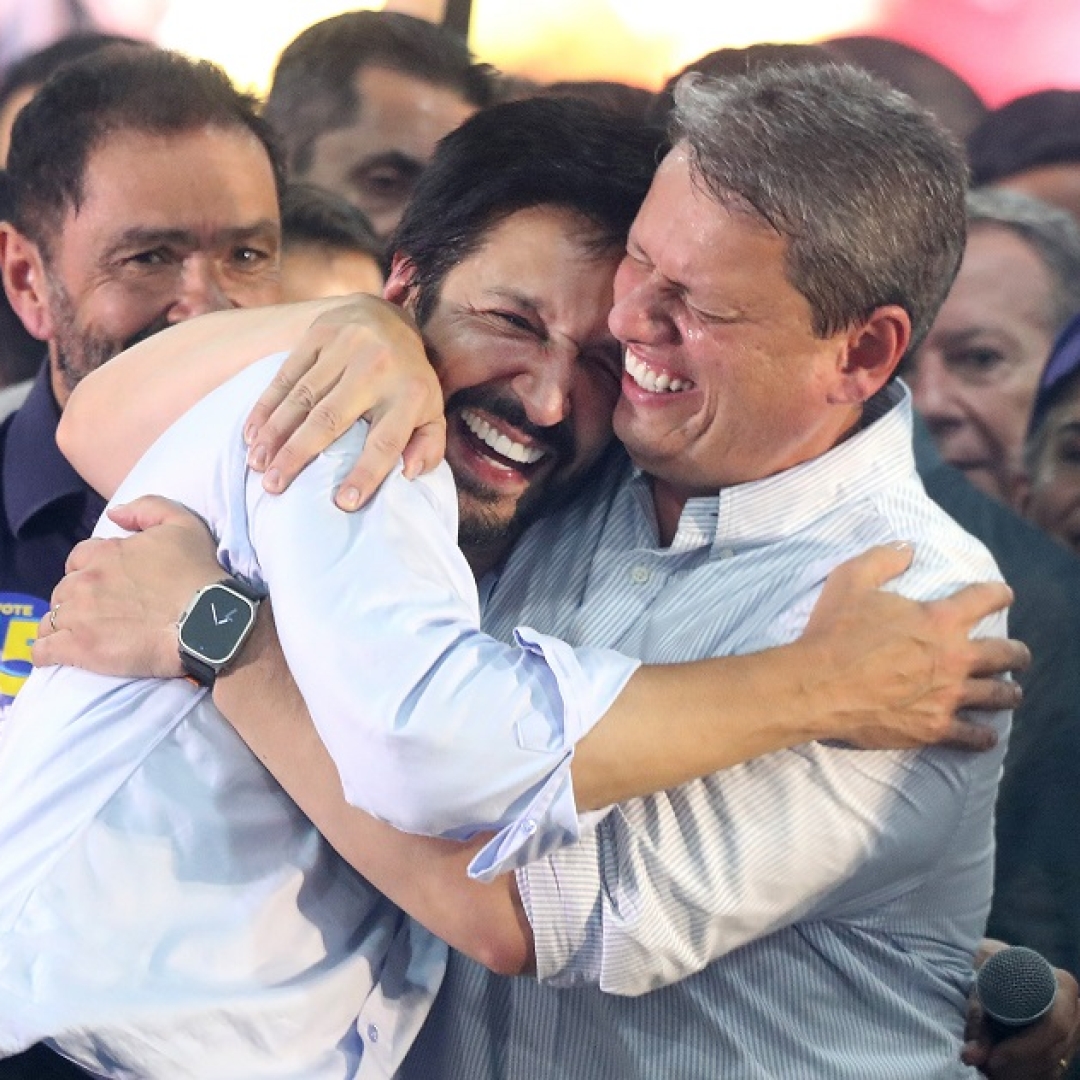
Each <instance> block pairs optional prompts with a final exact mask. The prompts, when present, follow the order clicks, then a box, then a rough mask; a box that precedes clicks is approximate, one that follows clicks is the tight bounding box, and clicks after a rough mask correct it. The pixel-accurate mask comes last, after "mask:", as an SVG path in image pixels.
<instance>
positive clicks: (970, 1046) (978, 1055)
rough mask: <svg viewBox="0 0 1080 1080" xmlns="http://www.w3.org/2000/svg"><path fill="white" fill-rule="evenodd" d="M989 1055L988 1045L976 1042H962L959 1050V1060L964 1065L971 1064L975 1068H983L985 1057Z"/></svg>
mask: <svg viewBox="0 0 1080 1080" xmlns="http://www.w3.org/2000/svg"><path fill="white" fill-rule="evenodd" d="M989 1057H990V1047H989V1046H988V1045H983V1044H982V1043H977V1042H966V1043H964V1047H963V1049H962V1050H961V1051H960V1060H961V1061H962V1062H963V1063H964V1064H965V1065H971V1066H973V1067H974V1068H976V1069H980V1070H981V1069H984V1067H985V1065H986V1061H987V1058H989Z"/></svg>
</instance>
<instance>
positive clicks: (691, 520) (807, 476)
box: [671, 381, 914, 553]
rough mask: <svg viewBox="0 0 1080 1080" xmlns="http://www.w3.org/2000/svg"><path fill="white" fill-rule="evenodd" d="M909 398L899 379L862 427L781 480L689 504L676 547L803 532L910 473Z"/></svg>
mask: <svg viewBox="0 0 1080 1080" xmlns="http://www.w3.org/2000/svg"><path fill="white" fill-rule="evenodd" d="M911 421H912V418H911V394H910V392H909V391H908V389H907V387H905V386H904V385H903V383H901V382H899V381H894V382H892V383H890V384H889V385H888V386H886V387H885V388H884V389H882V390H881V391H880V392H879V393H878V394H876V395H875V396H874V397H873V398H871V400H870V401H868V402H867V404H866V409H865V412H864V424H863V427H862V428H861V429H860V430H859V431H858V432H857V433H856V434H855V435H852V436H851V437H850V438H848V439H845V440H844V441H843V442H842V443H840V444H839V445H837V446H835V447H833V449H832V450H830V451H828V452H827V453H825V454H822V455H821V456H820V457H816V458H813V459H812V460H810V461H805V462H803V463H802V464H801V465H797V466H795V467H794V468H792V469H786V470H784V472H782V473H778V474H777V475H776V476H770V477H767V478H766V479H764V480H756V481H754V482H752V483H749V484H738V485H736V486H735V487H730V488H725V489H724V490H723V491H721V492H720V494H719V495H710V496H705V497H702V498H697V499H690V500H688V501H687V503H686V506H685V507H684V508H683V512H682V516H681V517H680V518H679V528H678V531H677V532H676V534H675V538H674V540H673V541H672V544H671V549H672V550H673V551H678V550H691V549H693V548H700V547H703V546H706V545H711V546H712V548H713V550H714V551H723V552H724V553H729V552H731V551H733V550H736V549H738V548H740V547H746V546H750V545H757V544H766V543H771V542H772V541H775V540H777V539H780V538H782V537H786V536H790V535H791V534H792V533H794V532H796V531H798V530H799V529H801V528H803V527H805V526H806V525H807V524H809V523H810V522H811V521H813V520H815V519H816V518H819V517H821V516H822V515H823V514H825V513H827V512H828V511H830V510H831V509H832V508H833V507H834V506H836V504H837V503H838V502H840V501H841V500H843V501H847V500H850V499H852V498H858V497H860V496H862V495H868V494H870V493H871V492H874V491H878V490H880V489H882V488H884V487H887V486H888V485H890V484H893V483H898V482H899V481H900V480H902V479H903V478H905V477H907V476H910V475H911V471H912V469H913V467H914V466H913V455H912V447H911Z"/></svg>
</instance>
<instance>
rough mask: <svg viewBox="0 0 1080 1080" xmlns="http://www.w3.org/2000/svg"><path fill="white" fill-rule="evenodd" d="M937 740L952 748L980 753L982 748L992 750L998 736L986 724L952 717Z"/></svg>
mask: <svg viewBox="0 0 1080 1080" xmlns="http://www.w3.org/2000/svg"><path fill="white" fill-rule="evenodd" d="M938 741H939V742H940V744H941V745H942V746H948V747H951V748H952V749H954V750H970V751H973V752H975V753H982V752H983V751H984V750H992V749H993V748H994V747H995V746H997V741H998V737H997V732H996V731H994V729H993V728H992V727H989V726H987V725H986V724H979V723H975V722H974V721H969V720H960V719H954V720H952V721H950V723H949V725H948V727H947V728H946V729H945V730H944V732H943V733H942V736H941V738H940V739H939V740H938Z"/></svg>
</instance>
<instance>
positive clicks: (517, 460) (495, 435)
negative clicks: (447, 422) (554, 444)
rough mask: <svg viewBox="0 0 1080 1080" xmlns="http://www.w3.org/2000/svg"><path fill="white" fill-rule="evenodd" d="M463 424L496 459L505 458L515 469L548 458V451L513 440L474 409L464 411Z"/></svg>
mask: <svg viewBox="0 0 1080 1080" xmlns="http://www.w3.org/2000/svg"><path fill="white" fill-rule="evenodd" d="M461 422H462V424H463V425H464V426H465V429H466V430H467V431H468V432H469V433H470V434H471V435H472V436H473V437H474V438H475V439H476V440H477V441H478V442H480V443H482V444H483V445H484V446H485V447H486V448H487V450H489V451H491V452H492V456H493V457H495V458H504V459H505V460H506V462H507V463H508V464H509V465H511V466H513V467H520V466H529V465H535V464H536V463H537V462H539V461H542V460H543V459H544V458H545V457H547V456H548V451H547V450H545V449H541V448H540V447H538V446H528V445H526V444H525V443H523V442H518V441H517V440H516V439H511V438H510V436H509V435H507V434H506V432H504V431H499V430H498V428H496V427H495V426H494V425H493V424H491V423H489V422H488V421H487V420H485V419H484V418H483V417H482V416H481V415H480V414H479V413H477V412H475V411H474V410H473V409H462V411H461Z"/></svg>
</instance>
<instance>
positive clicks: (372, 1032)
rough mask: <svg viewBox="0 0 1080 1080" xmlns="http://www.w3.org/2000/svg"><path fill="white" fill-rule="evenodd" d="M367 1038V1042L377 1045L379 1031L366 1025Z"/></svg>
mask: <svg viewBox="0 0 1080 1080" xmlns="http://www.w3.org/2000/svg"><path fill="white" fill-rule="evenodd" d="M367 1037H368V1042H373V1043H377V1042H378V1041H379V1029H378V1028H377V1027H376V1026H375V1025H374V1024H368V1029H367Z"/></svg>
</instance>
